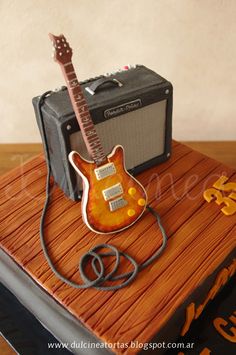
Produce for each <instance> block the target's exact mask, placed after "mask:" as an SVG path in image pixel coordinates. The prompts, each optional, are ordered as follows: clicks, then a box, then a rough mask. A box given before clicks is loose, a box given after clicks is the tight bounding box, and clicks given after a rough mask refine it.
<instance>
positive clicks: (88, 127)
mask: <svg viewBox="0 0 236 355" xmlns="http://www.w3.org/2000/svg"><path fill="white" fill-rule="evenodd" d="M63 74H64V76H65V79H66V82H67V84H68V92H69V95H70V98H71V102H72V105H73V107H74V110H75V115H76V118H77V120H78V123H79V126H80V130H81V133H82V136H83V138H84V142H85V145H86V147H87V150H88V152H89V154H90V156H91V157H92V159H93V160H94V161H95V163H96V164H101V163H102V162H105V161H106V156H105V154H104V151H103V147H102V145H101V142H100V139H99V137H98V135H97V132H96V129H95V126H94V123H93V121H92V118H91V115H90V112H89V109H88V105H87V103H86V100H85V98H84V95H83V92H82V90H81V87H80V84H79V81H78V79H77V76H76V73H75V70H74V66H73V64H72V62H68V63H66V64H65V65H64V66H63Z"/></svg>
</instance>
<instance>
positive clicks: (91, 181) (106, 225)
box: [69, 145, 147, 233]
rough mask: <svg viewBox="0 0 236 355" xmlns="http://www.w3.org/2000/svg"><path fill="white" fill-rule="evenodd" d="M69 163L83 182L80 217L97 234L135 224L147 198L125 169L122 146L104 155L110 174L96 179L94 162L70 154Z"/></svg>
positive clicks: (72, 153) (74, 153) (76, 154)
mask: <svg viewBox="0 0 236 355" xmlns="http://www.w3.org/2000/svg"><path fill="white" fill-rule="evenodd" d="M69 160H70V162H71V164H72V165H73V167H74V168H75V170H76V171H77V173H78V174H79V175H80V176H81V177H82V180H83V197H82V216H83V220H84V222H85V223H86V224H87V226H88V227H89V228H90V229H91V230H93V231H95V232H97V233H114V232H118V231H121V230H123V229H125V228H127V227H129V226H131V225H132V224H133V223H135V222H136V221H137V220H138V219H139V218H140V217H141V215H142V214H143V212H144V210H145V208H146V203H147V196H146V192H145V190H144V188H143V187H142V185H141V184H140V183H139V182H138V181H137V180H136V179H134V178H133V177H132V176H131V175H130V174H129V173H128V172H127V171H126V169H125V165H124V150H123V147H122V146H120V145H118V146H116V147H115V148H114V149H113V150H112V152H111V154H110V155H108V156H107V163H106V164H104V165H102V166H101V167H100V168H101V169H102V168H103V167H105V168H106V166H109V164H113V168H112V170H113V172H114V173H113V174H112V175H108V176H107V177H104V178H101V179H99V176H98V175H97V170H96V169H97V166H96V164H95V163H94V162H89V161H87V160H85V159H83V158H82V157H81V156H80V155H79V153H77V152H75V151H73V152H71V153H70V155H69Z"/></svg>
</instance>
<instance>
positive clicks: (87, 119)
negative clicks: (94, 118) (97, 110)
mask: <svg viewBox="0 0 236 355" xmlns="http://www.w3.org/2000/svg"><path fill="white" fill-rule="evenodd" d="M81 120H82V122H83V123H86V122H88V121H90V120H91V118H90V117H89V116H85V117H81Z"/></svg>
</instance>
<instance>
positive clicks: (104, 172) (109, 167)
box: [94, 163, 116, 180]
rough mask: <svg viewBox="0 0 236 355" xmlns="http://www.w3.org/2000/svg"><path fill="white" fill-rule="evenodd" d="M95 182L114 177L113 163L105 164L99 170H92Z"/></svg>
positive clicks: (114, 168)
mask: <svg viewBox="0 0 236 355" xmlns="http://www.w3.org/2000/svg"><path fill="white" fill-rule="evenodd" d="M94 172H95V175H96V178H97V180H102V179H105V178H106V177H107V176H111V175H114V174H115V173H116V167H115V165H114V163H108V164H105V165H103V166H101V167H99V168H96V169H94Z"/></svg>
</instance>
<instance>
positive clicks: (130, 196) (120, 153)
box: [49, 34, 147, 233]
mask: <svg viewBox="0 0 236 355" xmlns="http://www.w3.org/2000/svg"><path fill="white" fill-rule="evenodd" d="M49 36H50V38H51V40H52V42H53V46H54V59H55V61H56V62H58V63H59V64H60V66H61V69H62V72H63V75H64V77H65V80H66V83H67V87H68V92H69V95H70V99H71V102H72V106H73V109H74V111H75V115H76V118H77V120H78V123H79V126H80V130H81V133H82V136H83V139H84V142H85V144H86V147H87V150H88V152H89V155H90V157H91V159H92V161H88V160H85V159H84V158H82V157H81V156H80V154H79V153H77V152H75V151H72V152H71V153H70V154H69V160H70V162H71V164H72V166H73V167H74V169H75V170H76V172H77V173H78V174H79V175H80V176H81V178H82V180H83V197H82V216H83V220H84V222H85V223H86V225H87V226H88V227H89V228H90V229H91V230H92V231H94V232H96V233H114V232H118V231H121V230H123V229H125V228H128V227H129V226H131V225H132V224H133V223H135V222H136V221H137V220H138V219H139V218H140V217H141V215H142V214H143V212H144V210H145V208H146V204H147V196H146V192H145V190H144V188H143V186H142V185H141V184H140V183H139V182H138V181H137V180H136V179H134V178H133V177H132V176H131V175H130V174H129V173H128V172H127V170H126V168H125V162H124V149H123V147H122V146H121V145H117V146H115V147H114V148H113V150H112V152H111V153H110V154H109V155H107V156H106V155H105V153H104V150H103V147H102V145H101V142H100V139H99V137H98V135H97V133H96V129H95V126H94V124H93V121H92V118H91V116H90V113H89V110H88V106H87V104H86V101H85V98H84V95H83V93H82V90H81V87H80V84H79V82H78V79H77V77H76V74H75V70H74V66H73V64H72V62H71V58H72V49H71V48H70V46H69V44H68V42H67V41H66V39H65V37H64V36H63V35H60V36H54V35H52V34H49ZM107 134H109V132H107Z"/></svg>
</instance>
